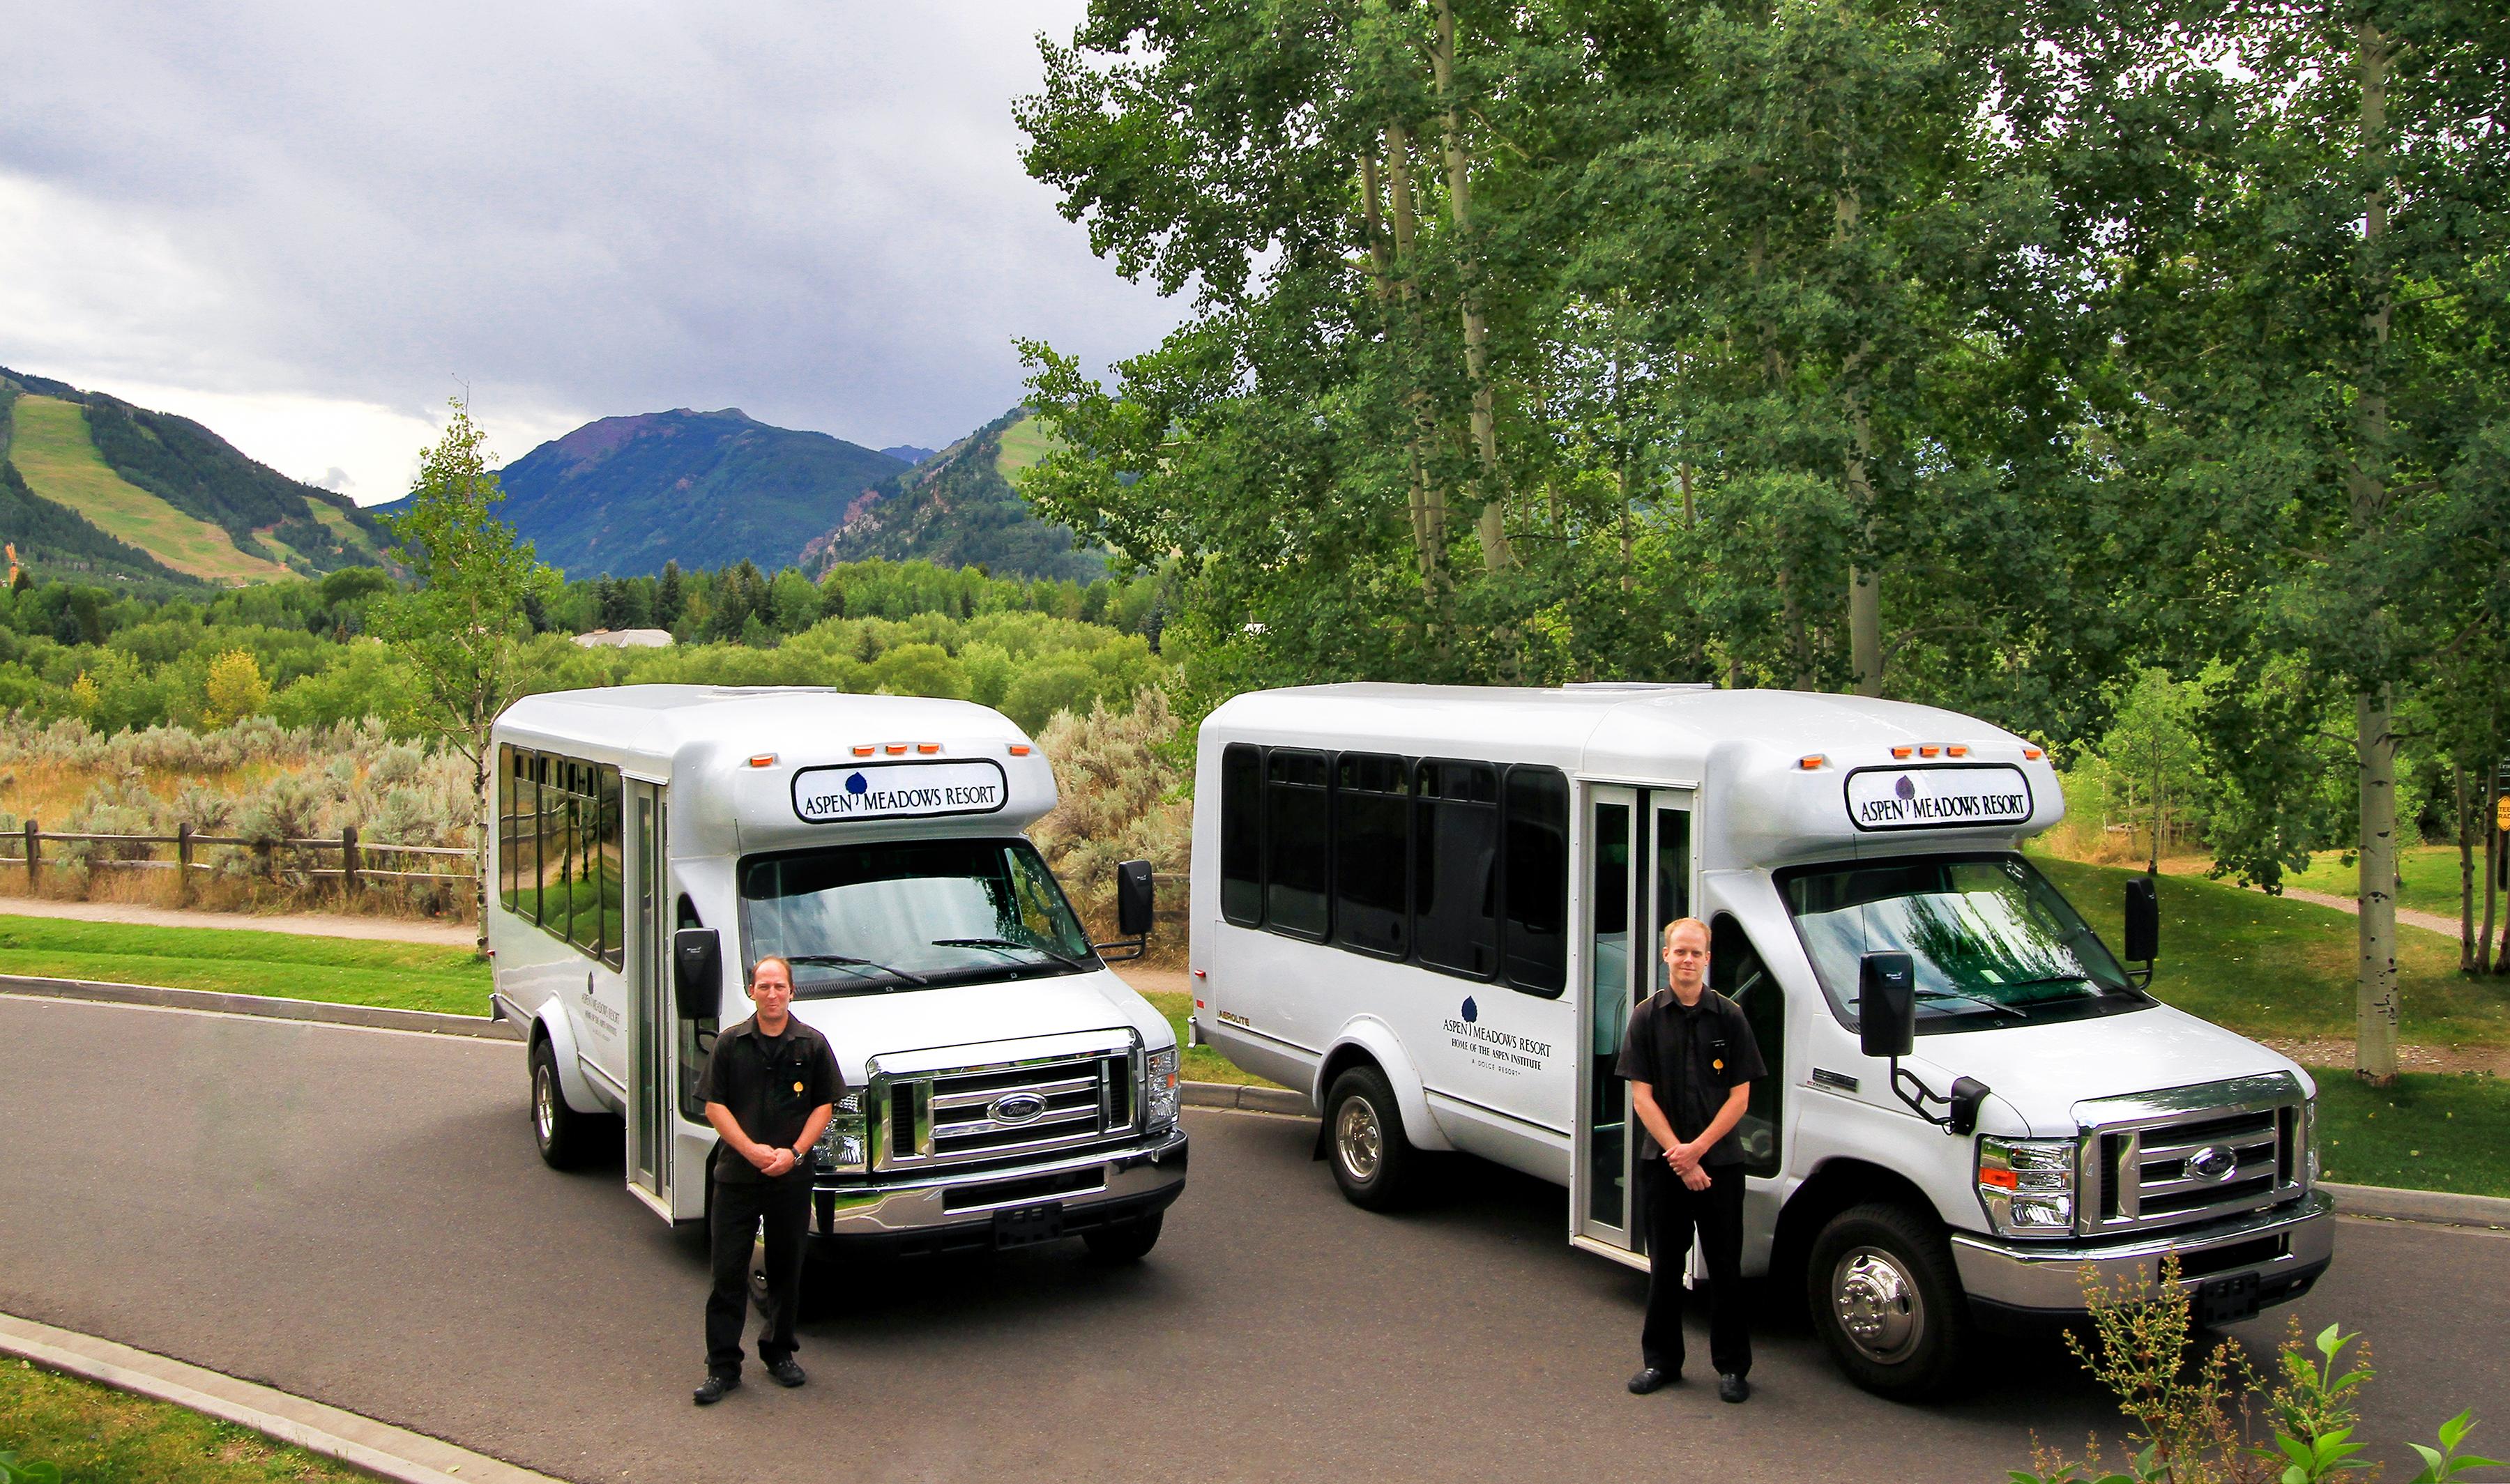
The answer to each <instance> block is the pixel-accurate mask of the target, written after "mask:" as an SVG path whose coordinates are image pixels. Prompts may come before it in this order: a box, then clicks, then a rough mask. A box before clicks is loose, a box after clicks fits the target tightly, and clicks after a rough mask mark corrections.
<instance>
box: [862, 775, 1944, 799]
mask: <svg viewBox="0 0 2510 1484" xmlns="http://www.w3.org/2000/svg"><path fill="white" fill-rule="evenodd" d="M856 777H860V775H856ZM849 786H851V785H849ZM1891 791H1892V792H1893V793H1896V794H1898V795H1899V796H1900V797H1902V798H1904V799H1914V798H1916V797H1917V796H1918V785H1917V784H1916V783H1914V782H1911V781H1910V780H1909V776H1908V775H1907V774H1905V773H1904V774H1901V775H1900V781H1899V782H1897V783H1894V784H1892V785H1891Z"/></svg>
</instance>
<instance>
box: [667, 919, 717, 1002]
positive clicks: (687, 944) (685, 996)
mask: <svg viewBox="0 0 2510 1484" xmlns="http://www.w3.org/2000/svg"><path fill="white" fill-rule="evenodd" d="M671 990H672V999H673V1001H674V1002H675V1003H676V1004H677V1005H678V1006H679V1009H680V1018H681V1019H683V1020H712V1019H714V1018H715V1017H716V1015H717V1014H718V1013H719V1012H720V1011H721V1010H722V1008H723V938H722V936H721V935H720V934H718V933H717V932H715V930H714V929H712V928H682V929H681V930H680V931H679V932H674V933H672V934H671Z"/></svg>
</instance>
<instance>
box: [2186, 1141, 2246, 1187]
mask: <svg viewBox="0 0 2510 1484" xmlns="http://www.w3.org/2000/svg"><path fill="white" fill-rule="evenodd" d="M2239 1172H2240V1157H2239V1156H2238V1155H2237V1154H2234V1153H2233V1152H2232V1151H2231V1150H2230V1149H2229V1148H2228V1147H2226V1146H2225V1145H2221V1144H2208V1145H2206V1146H2205V1147H2204V1148H2202V1149H2200V1150H2198V1151H2196V1152H2195V1153H2194V1154H2192V1155H2189V1156H2188V1157H2187V1178H2189V1179H2190V1180H2211V1181H2214V1182H2216V1183H2218V1184H2219V1183H2220V1182H2222V1181H2225V1180H2228V1179H2230V1178H2231V1177H2232V1176H2233V1175H2236V1174H2238V1173H2239Z"/></svg>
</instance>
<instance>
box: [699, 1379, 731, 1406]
mask: <svg viewBox="0 0 2510 1484" xmlns="http://www.w3.org/2000/svg"><path fill="white" fill-rule="evenodd" d="M740 1389H741V1378H740V1377H739V1376H738V1375H733V1376H727V1375H725V1374H723V1373H722V1372H721V1371H712V1372H708V1373H707V1375H706V1379H705V1380H704V1381H701V1382H699V1383H698V1390H697V1396H696V1401H697V1404H698V1405H699V1406H701V1407H711V1406H713V1405H714V1404H715V1403H716V1402H719V1401H721V1400H723V1398H724V1395H725V1393H726V1392H730V1391H738V1390H740Z"/></svg>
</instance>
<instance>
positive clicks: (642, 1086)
mask: <svg viewBox="0 0 2510 1484" xmlns="http://www.w3.org/2000/svg"><path fill="white" fill-rule="evenodd" d="M664 799H665V791H664V790H663V789H662V788H660V787H657V786H656V785H654V784H652V783H647V782H642V781H639V780H634V779H630V780H628V831H629V834H628V856H629V858H630V859H631V860H632V861H633V864H632V866H631V867H630V871H631V878H632V879H631V880H630V882H629V893H630V894H629V898H628V900H629V903H630V927H629V931H628V1013H629V1016H630V1018H631V1019H632V1020H633V1021H634V1022H635V1023H634V1025H633V1026H632V1027H631V1030H630V1034H629V1037H628V1052H629V1055H630V1056H631V1057H633V1059H634V1064H633V1065H632V1066H631V1067H630V1068H629V1071H628V1102H629V1107H628V1183H629V1184H630V1185H631V1186H633V1187H634V1188H635V1189H636V1191H637V1193H638V1194H639V1195H641V1196H644V1197H646V1198H648V1199H649V1200H650V1201H652V1202H653V1203H655V1204H656V1206H657V1207H658V1208H659V1209H660V1210H661V1211H662V1213H663V1214H664V1215H665V1216H666V1217H667V1216H669V1215H670V1214H671V1101H672V1099H671V1091H672V1080H671V1069H670V1053H671V1040H672V1037H673V1035H674V1034H675V1033H676V1032H677V1031H678V1029H679V1022H678V1020H677V1019H676V1018H675V1013H674V1010H673V1008H672V1004H671V943H670V937H671V927H670V920H669V913H668V912H667V911H666V910H665V907H664V900H665V897H664V891H665V884H666V862H667V861H668V860H669V859H670V853H669V851H668V850H667V849H666V842H665V840H664V838H663V831H664V827H665V824H664V821H665V810H664Z"/></svg>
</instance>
